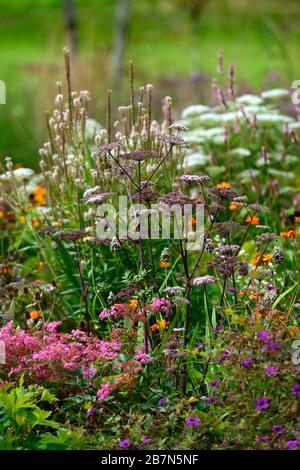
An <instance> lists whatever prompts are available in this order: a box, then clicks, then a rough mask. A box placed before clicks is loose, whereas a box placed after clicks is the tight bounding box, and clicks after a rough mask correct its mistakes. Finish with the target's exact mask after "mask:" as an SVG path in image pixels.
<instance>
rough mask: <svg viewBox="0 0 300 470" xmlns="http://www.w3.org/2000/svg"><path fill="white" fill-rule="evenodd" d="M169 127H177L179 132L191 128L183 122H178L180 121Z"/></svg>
mask: <svg viewBox="0 0 300 470" xmlns="http://www.w3.org/2000/svg"><path fill="white" fill-rule="evenodd" d="M169 129H175V131H178V132H188V131H189V128H188V127H186V126H184V125H183V124H178V123H176V122H175V123H174V124H171V126H169Z"/></svg>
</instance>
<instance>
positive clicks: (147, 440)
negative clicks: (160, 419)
mask: <svg viewBox="0 0 300 470" xmlns="http://www.w3.org/2000/svg"><path fill="white" fill-rule="evenodd" d="M152 441H153V439H152V437H147V438H146V439H144V440H143V441H142V442H141V443H140V446H141V447H144V446H146V445H147V444H150V442H152Z"/></svg>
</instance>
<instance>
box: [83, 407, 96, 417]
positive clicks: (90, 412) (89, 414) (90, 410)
mask: <svg viewBox="0 0 300 470" xmlns="http://www.w3.org/2000/svg"><path fill="white" fill-rule="evenodd" d="M96 411H97V408H96V407H95V406H94V407H93V408H90V409H89V410H88V411H87V414H86V415H87V417H88V418H89V417H90V416H92V415H93V414H95V413H96Z"/></svg>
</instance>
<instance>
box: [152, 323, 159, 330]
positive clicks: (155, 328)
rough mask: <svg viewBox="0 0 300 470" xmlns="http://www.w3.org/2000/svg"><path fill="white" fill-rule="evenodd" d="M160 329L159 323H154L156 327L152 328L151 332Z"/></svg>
mask: <svg viewBox="0 0 300 470" xmlns="http://www.w3.org/2000/svg"><path fill="white" fill-rule="evenodd" d="M157 328H158V324H157V323H154V325H152V326H151V331H153V332H154V331H156V330H157Z"/></svg>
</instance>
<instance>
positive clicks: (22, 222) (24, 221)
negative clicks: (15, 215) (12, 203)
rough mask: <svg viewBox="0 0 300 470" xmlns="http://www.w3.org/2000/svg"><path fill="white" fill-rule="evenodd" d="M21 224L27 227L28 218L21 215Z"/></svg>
mask: <svg viewBox="0 0 300 470" xmlns="http://www.w3.org/2000/svg"><path fill="white" fill-rule="evenodd" d="M19 222H20V224H22V225H25V224H26V217H25V216H24V215H21V216H20V217H19Z"/></svg>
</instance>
